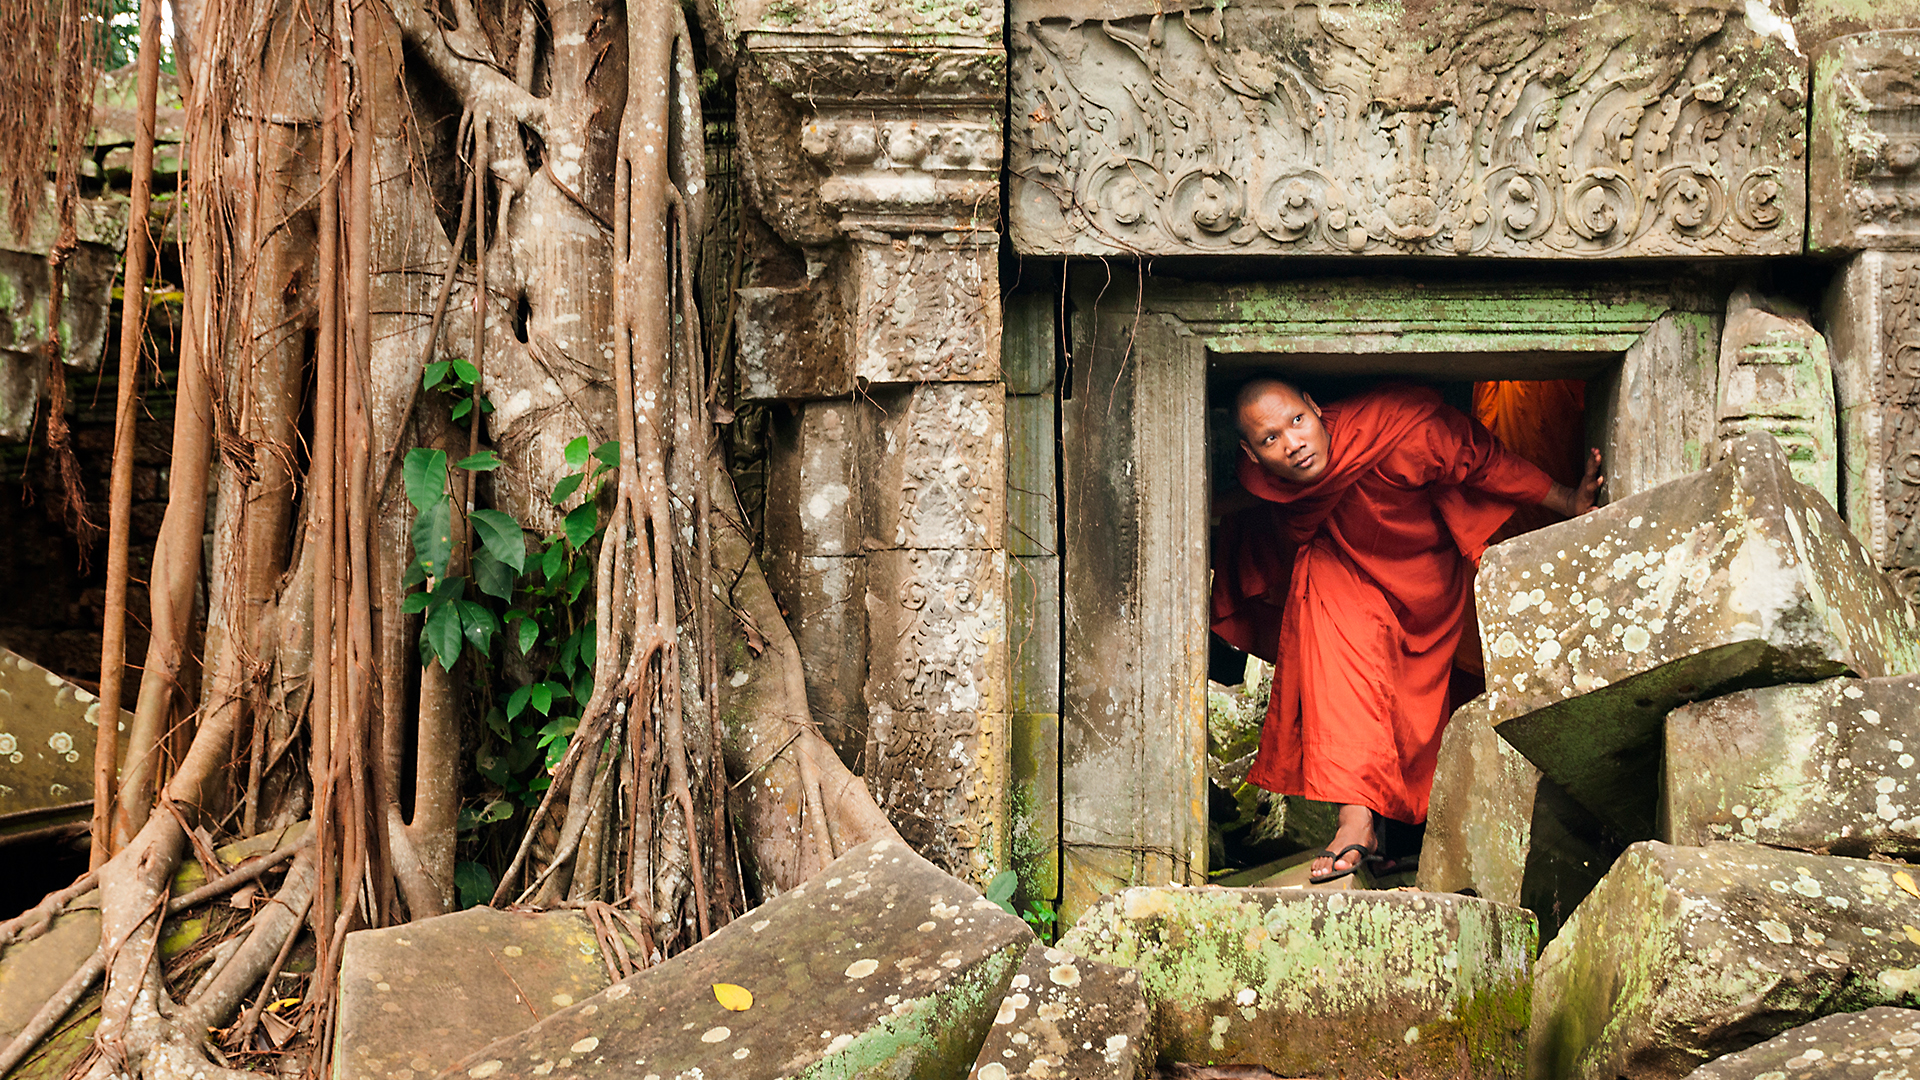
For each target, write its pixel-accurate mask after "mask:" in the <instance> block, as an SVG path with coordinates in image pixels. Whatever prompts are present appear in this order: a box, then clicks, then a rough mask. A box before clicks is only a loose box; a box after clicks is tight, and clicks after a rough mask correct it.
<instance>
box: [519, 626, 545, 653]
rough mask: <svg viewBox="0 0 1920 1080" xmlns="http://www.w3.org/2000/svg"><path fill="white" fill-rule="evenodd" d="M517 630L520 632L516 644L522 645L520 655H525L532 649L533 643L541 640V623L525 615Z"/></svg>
mask: <svg viewBox="0 0 1920 1080" xmlns="http://www.w3.org/2000/svg"><path fill="white" fill-rule="evenodd" d="M516 632H517V634H518V640H517V641H515V644H516V645H518V646H520V655H522V656H525V655H526V654H527V653H528V652H530V651H532V649H533V643H534V642H536V641H539V640H540V624H539V623H537V622H534V621H533V620H532V619H531V618H525V617H523V618H521V620H520V626H519V628H518V629H517V631H516Z"/></svg>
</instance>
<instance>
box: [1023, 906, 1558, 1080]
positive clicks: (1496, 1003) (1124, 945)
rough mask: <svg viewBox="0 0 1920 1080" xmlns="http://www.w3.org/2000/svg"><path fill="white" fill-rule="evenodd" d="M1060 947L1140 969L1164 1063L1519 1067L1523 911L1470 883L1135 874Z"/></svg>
mask: <svg viewBox="0 0 1920 1080" xmlns="http://www.w3.org/2000/svg"><path fill="white" fill-rule="evenodd" d="M1059 947H1060V949H1061V950H1063V951H1065V952H1069V953H1072V954H1074V955H1076V956H1081V957H1084V958H1086V959H1089V960H1099V961H1101V962H1103V963H1108V964H1116V965H1119V966H1122V967H1131V968H1135V969H1137V970H1138V971H1139V972H1140V978H1141V983H1142V986H1143V987H1144V989H1145V991H1146V996H1147V1007H1148V1009H1149V1011H1150V1013H1151V1016H1152V1038H1153V1044H1154V1046H1155V1047H1156V1050H1157V1057H1158V1060H1159V1061H1160V1062H1162V1063H1168V1062H1186V1063H1192V1064H1202V1065H1216V1064H1219V1065H1257V1066H1261V1067H1264V1068H1267V1069H1270V1070H1272V1071H1273V1072H1275V1073H1277V1074H1279V1075H1280V1076H1341V1075H1361V1076H1376V1075H1377V1076H1396V1077H1403V1078H1409V1080H1412V1078H1421V1077H1435V1078H1438V1077H1446V1078H1448V1080H1453V1078H1457V1077H1459V1076H1461V1075H1463V1074H1464V1075H1468V1076H1473V1077H1481V1078H1489V1080H1491V1078H1496V1077H1514V1078H1518V1077H1520V1076H1522V1075H1524V1067H1525V1058H1526V1030H1525V1029H1526V1026H1527V1013H1528V1001H1529V998H1530V996H1531V993H1532V985H1533V984H1532V959H1533V949H1534V925H1533V916H1532V915H1531V914H1529V913H1528V912H1526V911H1525V910H1523V909H1521V908H1517V907H1509V906H1507V905H1504V904H1495V903H1492V902H1490V901H1486V900H1478V899H1474V898H1472V897H1466V896H1451V895H1444V894H1432V893H1420V892H1361V891H1350V892H1334V891H1321V890H1317V889H1221V888H1197V889H1192V888H1179V887H1173V886H1167V887H1151V888H1149V887H1141V888H1132V889H1127V890H1125V891H1123V892H1119V893H1115V894H1113V895H1111V896H1108V897H1107V898H1106V899H1104V900H1101V901H1100V902H1099V903H1098V904H1096V905H1094V907H1093V908H1092V909H1090V910H1089V911H1088V912H1087V913H1086V915H1084V916H1082V917H1081V919H1080V921H1079V922H1078V923H1076V924H1075V925H1074V927H1073V928H1072V929H1071V930H1069V931H1068V932H1067V933H1066V934H1065V935H1064V936H1062V937H1061V939H1060V945H1059Z"/></svg>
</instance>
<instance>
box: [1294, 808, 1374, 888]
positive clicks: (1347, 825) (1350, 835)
mask: <svg viewBox="0 0 1920 1080" xmlns="http://www.w3.org/2000/svg"><path fill="white" fill-rule="evenodd" d="M1379 843H1380V841H1379V838H1378V837H1376V836H1374V835H1373V811H1372V810H1369V809H1367V808H1366V807H1364V806H1360V805H1358V804H1353V803H1349V804H1347V805H1345V806H1342V807H1341V808H1340V824H1339V827H1338V828H1336V829H1335V830H1334V833H1333V839H1332V840H1329V841H1327V850H1328V851H1331V852H1333V853H1334V854H1335V855H1337V856H1338V858H1329V857H1327V856H1325V855H1322V856H1320V857H1319V858H1317V859H1315V860H1313V865H1312V866H1310V867H1308V868H1307V875H1308V876H1309V877H1312V878H1325V877H1328V876H1330V875H1335V874H1345V873H1347V872H1348V871H1350V870H1352V869H1354V868H1355V867H1357V866H1359V865H1360V861H1361V859H1362V856H1361V854H1360V852H1358V851H1348V850H1346V849H1347V848H1348V847H1349V846H1350V845H1353V844H1359V845H1360V846H1362V847H1364V848H1366V849H1367V850H1368V851H1373V850H1374V849H1375V848H1377V847H1378V846H1379Z"/></svg>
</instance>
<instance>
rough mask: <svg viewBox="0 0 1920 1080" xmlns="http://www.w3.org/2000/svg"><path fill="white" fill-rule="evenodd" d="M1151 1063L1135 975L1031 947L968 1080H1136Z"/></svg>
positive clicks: (1144, 1002) (1143, 999)
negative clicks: (1064, 1079)
mask: <svg viewBox="0 0 1920 1080" xmlns="http://www.w3.org/2000/svg"><path fill="white" fill-rule="evenodd" d="M1152 1064H1153V1049H1152V1046H1151V1045H1150V1044H1149V1042H1148V1026H1147V999H1146V997H1145V995H1144V994H1142V993H1141V990H1140V973H1139V972H1137V971H1135V970H1133V969H1132V968H1123V967H1115V966H1113V965H1112V964H1102V963H1100V962H1099V961H1097V960H1087V959H1083V958H1080V957H1077V956H1074V955H1073V954H1071V953H1068V952H1064V951H1062V950H1060V949H1049V948H1047V947H1046V946H1044V945H1041V944H1038V943H1035V944H1034V945H1031V946H1029V947H1028V949H1027V958H1026V960H1025V961H1023V962H1022V963H1021V965H1020V970H1019V971H1018V972H1016V973H1015V974H1014V976H1013V981H1012V982H1011V983H1009V984H1008V985H1007V996H1006V997H1004V998H1002V999H1001V1000H1000V1011H999V1012H998V1013H997V1014H995V1016H994V1018H993V1027H992V1029H991V1030H989V1031H988V1032H987V1041H986V1042H985V1043H984V1044H982V1045H981V1047H980V1056H979V1057H977V1058H975V1059H974V1061H973V1072H972V1073H970V1074H968V1075H969V1077H970V1080H1028V1078H1030V1080H1062V1078H1065V1077H1072V1078H1073V1080H1134V1077H1136V1076H1140V1075H1141V1074H1142V1073H1144V1072H1145V1071H1146V1069H1147V1067H1148V1066H1150V1065H1152Z"/></svg>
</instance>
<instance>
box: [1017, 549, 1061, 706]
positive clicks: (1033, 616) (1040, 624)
mask: <svg viewBox="0 0 1920 1080" xmlns="http://www.w3.org/2000/svg"><path fill="white" fill-rule="evenodd" d="M1007 665H1008V671H1009V676H1008V687H1007V690H1008V693H1009V694H1010V695H1011V697H1010V700H1011V701H1012V707H1013V709H1014V711H1016V712H1044V713H1057V712H1059V711H1060V559H1059V558H1058V557H1057V556H1035V557H1029V558H1012V559H1008V560H1007Z"/></svg>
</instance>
